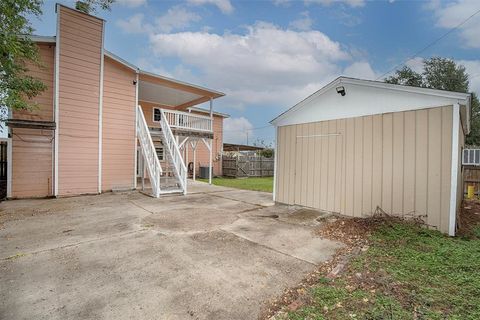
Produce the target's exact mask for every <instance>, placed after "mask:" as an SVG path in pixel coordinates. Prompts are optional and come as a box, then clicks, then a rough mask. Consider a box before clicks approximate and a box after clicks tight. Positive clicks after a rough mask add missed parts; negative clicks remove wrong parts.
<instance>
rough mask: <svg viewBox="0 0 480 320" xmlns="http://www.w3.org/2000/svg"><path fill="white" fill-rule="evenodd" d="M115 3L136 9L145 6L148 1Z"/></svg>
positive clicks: (128, 0) (137, 0) (127, 0)
mask: <svg viewBox="0 0 480 320" xmlns="http://www.w3.org/2000/svg"><path fill="white" fill-rule="evenodd" d="M115 3H118V4H120V5H122V6H125V7H129V8H135V7H140V6H143V5H144V4H146V3H147V0H115Z"/></svg>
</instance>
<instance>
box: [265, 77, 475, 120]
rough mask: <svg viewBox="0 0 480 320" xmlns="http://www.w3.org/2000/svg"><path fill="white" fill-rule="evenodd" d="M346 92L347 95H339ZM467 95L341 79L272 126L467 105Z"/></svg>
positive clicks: (307, 99) (315, 94) (282, 115)
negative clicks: (343, 90)
mask: <svg viewBox="0 0 480 320" xmlns="http://www.w3.org/2000/svg"><path fill="white" fill-rule="evenodd" d="M337 87H344V88H345V95H344V96H342V95H340V94H339V93H337V90H336V88H337ZM467 97H468V94H462V93H454V92H448V91H439V90H432V89H424V88H413V87H406V86H400V85H390V84H384V83H380V82H374V81H366V80H357V79H349V78H339V79H337V80H335V81H333V82H332V83H330V84H329V85H327V86H325V87H324V88H322V89H321V90H319V91H317V92H316V93H314V94H313V95H311V96H310V97H308V98H306V99H305V100H303V101H301V102H300V103H298V104H297V105H295V106H294V107H293V108H291V109H290V110H288V111H286V112H285V113H283V114H281V115H280V116H278V117H277V118H275V119H274V120H273V121H272V123H273V124H274V125H277V126H285V125H292V124H300V123H311V122H317V121H325V120H334V119H347V118H354V117H359V116H368V115H375V114H385V113H391V112H402V111H409V110H420V109H427V108H435V107H442V106H448V105H452V104H454V103H459V104H461V105H466V104H467Z"/></svg>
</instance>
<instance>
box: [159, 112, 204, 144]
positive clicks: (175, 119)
mask: <svg viewBox="0 0 480 320" xmlns="http://www.w3.org/2000/svg"><path fill="white" fill-rule="evenodd" d="M162 111H163V114H164V116H165V118H166V120H167V122H168V125H169V126H170V129H171V130H172V132H173V134H174V135H178V136H198V137H200V138H209V139H211V138H212V137H213V123H212V119H210V117H208V116H203V115H199V114H195V113H190V112H182V111H176V110H170V109H162ZM159 130H160V128H159V127H150V132H151V133H152V134H155V132H158V131H159Z"/></svg>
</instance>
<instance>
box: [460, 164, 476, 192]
mask: <svg viewBox="0 0 480 320" xmlns="http://www.w3.org/2000/svg"><path fill="white" fill-rule="evenodd" d="M468 186H474V187H475V195H477V196H478V195H480V167H478V166H464V167H463V193H464V194H466V193H467V187H468Z"/></svg>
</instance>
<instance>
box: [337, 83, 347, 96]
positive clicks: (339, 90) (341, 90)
mask: <svg viewBox="0 0 480 320" xmlns="http://www.w3.org/2000/svg"><path fill="white" fill-rule="evenodd" d="M337 93H339V94H341V95H342V97H343V96H344V95H345V94H346V93H345V87H343V86H342V87H337Z"/></svg>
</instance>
